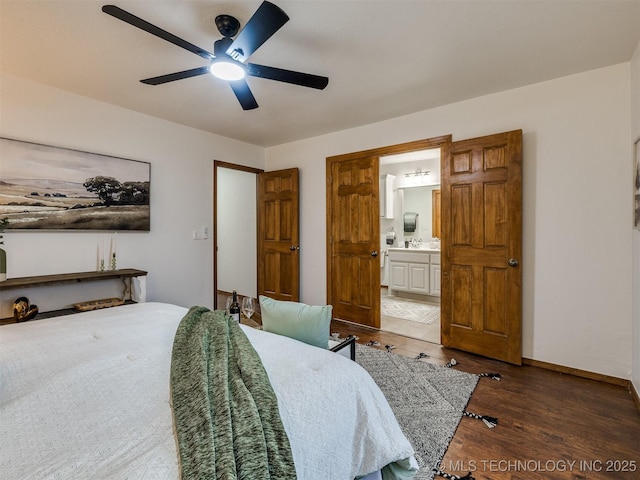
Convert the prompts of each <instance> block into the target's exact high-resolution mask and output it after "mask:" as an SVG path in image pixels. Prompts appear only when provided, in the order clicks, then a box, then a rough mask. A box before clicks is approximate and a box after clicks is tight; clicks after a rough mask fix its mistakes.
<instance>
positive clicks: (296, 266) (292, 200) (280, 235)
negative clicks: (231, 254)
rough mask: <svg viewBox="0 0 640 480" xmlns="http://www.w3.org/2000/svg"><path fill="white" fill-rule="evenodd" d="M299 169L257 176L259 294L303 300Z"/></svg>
mask: <svg viewBox="0 0 640 480" xmlns="http://www.w3.org/2000/svg"><path fill="white" fill-rule="evenodd" d="M298 204H299V193H298V169H297V168H290V169H287V170H278V171H274V172H263V173H260V174H259V175H258V295H265V296H267V297H271V298H274V299H276V300H288V301H292V302H297V301H299V300H300V240H299V220H298Z"/></svg>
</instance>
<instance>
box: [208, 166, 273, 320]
mask: <svg viewBox="0 0 640 480" xmlns="http://www.w3.org/2000/svg"><path fill="white" fill-rule="evenodd" d="M262 171H263V170H260V169H257V168H252V167H247V166H244V165H236V164H233V163H227V162H221V161H217V160H216V161H215V162H214V167H213V183H214V195H213V215H214V219H213V245H214V247H213V288H214V292H215V295H214V300H213V302H214V308H224V306H225V304H224V303H221V299H222V300H224V299H226V297H228V296H229V295H230V294H231V292H232V291H233V290H236V291H237V292H238V294H239V295H240V296H241V297H244V296H248V297H253V298H256V294H257V284H258V281H257V272H258V267H257V252H258V247H257V233H256V232H257V221H256V219H257V182H258V174H259V173H261V172H262Z"/></svg>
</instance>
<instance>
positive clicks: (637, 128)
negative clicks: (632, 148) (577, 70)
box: [630, 43, 640, 393]
mask: <svg viewBox="0 0 640 480" xmlns="http://www.w3.org/2000/svg"><path fill="white" fill-rule="evenodd" d="M638 138H640V43H638V46H637V48H636V51H635V53H634V54H633V58H632V59H631V141H635V140H636V139H638ZM638 147H639V148H640V143H639V144H638ZM630 170H631V168H630ZM632 241H633V290H632V291H633V346H632V349H633V359H632V373H633V375H632V381H633V385H634V387H635V390H636V392H638V393H640V231H638V230H634V231H633V234H632Z"/></svg>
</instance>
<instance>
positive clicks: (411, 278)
mask: <svg viewBox="0 0 640 480" xmlns="http://www.w3.org/2000/svg"><path fill="white" fill-rule="evenodd" d="M440 271H441V268H440V250H437V249H431V248H389V291H390V293H391V294H394V295H396V294H397V295H400V296H401V295H402V294H403V293H409V294H413V295H427V296H433V297H440Z"/></svg>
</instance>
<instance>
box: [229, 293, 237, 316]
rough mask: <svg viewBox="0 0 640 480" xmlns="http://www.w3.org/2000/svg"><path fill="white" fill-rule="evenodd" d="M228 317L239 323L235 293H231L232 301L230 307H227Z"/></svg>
mask: <svg viewBox="0 0 640 480" xmlns="http://www.w3.org/2000/svg"><path fill="white" fill-rule="evenodd" d="M229 315H231V318H233V319H234V320H235V321H236V322H238V323H240V304H239V303H238V294H237V293H236V291H235V290H234V291H233V300H231V305H229Z"/></svg>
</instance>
